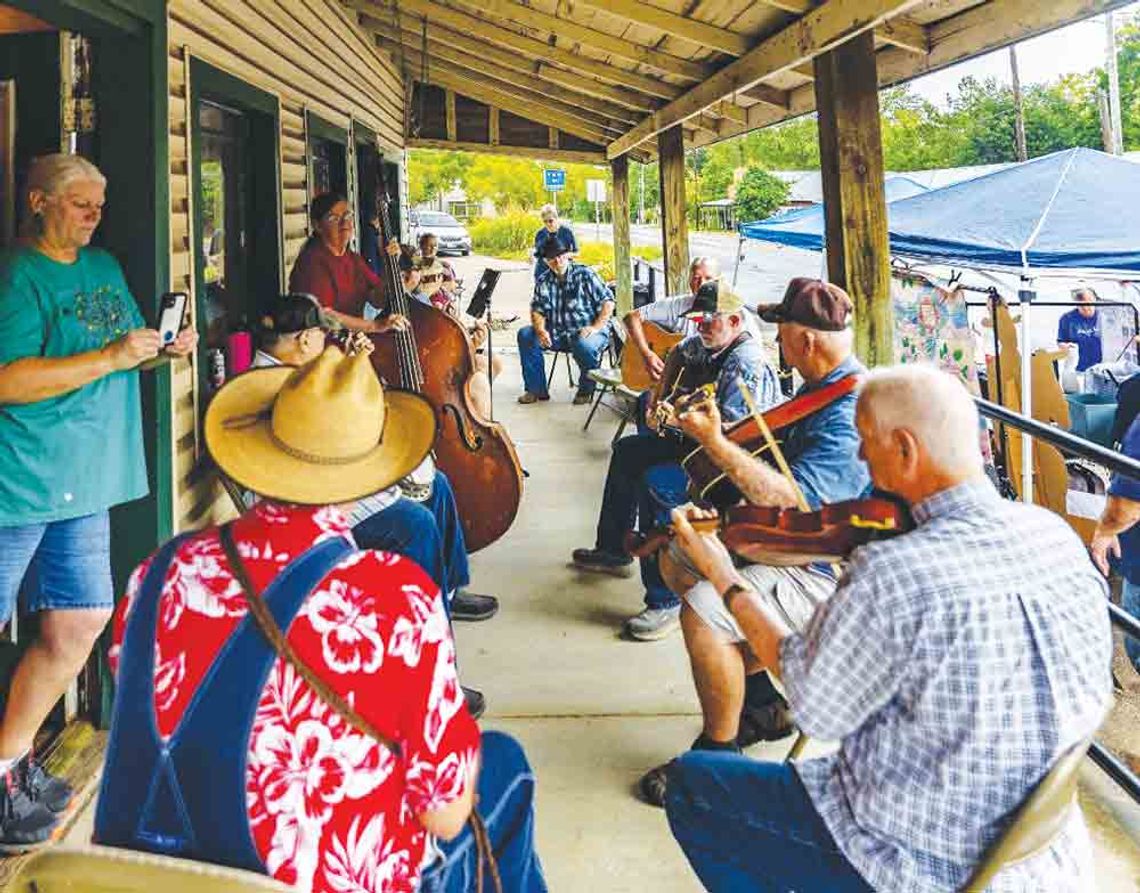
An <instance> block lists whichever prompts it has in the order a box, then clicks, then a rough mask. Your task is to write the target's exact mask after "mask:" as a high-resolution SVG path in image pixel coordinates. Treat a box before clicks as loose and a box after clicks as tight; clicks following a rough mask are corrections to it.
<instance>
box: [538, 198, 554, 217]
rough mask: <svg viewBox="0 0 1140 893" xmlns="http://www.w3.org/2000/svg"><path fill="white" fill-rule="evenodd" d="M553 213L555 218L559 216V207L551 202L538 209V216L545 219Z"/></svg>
mask: <svg viewBox="0 0 1140 893" xmlns="http://www.w3.org/2000/svg"><path fill="white" fill-rule="evenodd" d="M551 215H553V216H554V217H555V219H557V217H558V209H557V208H556V207H554V205H552V204H550V203H549V202H548V203H547V204H545V205H543V206H542V207H541V208H539V209H538V216H539V217H541V218H542V219H543V220H545V219H546V218H547V217H550V216H551Z"/></svg>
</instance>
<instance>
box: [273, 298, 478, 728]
mask: <svg viewBox="0 0 1140 893" xmlns="http://www.w3.org/2000/svg"><path fill="white" fill-rule="evenodd" d="M331 326H333V323H332V322H330V320H329V319H328V317H327V316H326V315H325V313H324V311H323V310H322V309H321V308H320V306H319V305H318V304H317V303H316V302H315V301H314V300H313V299H312V298H311V297H310V296H308V295H296V294H289V295H282V296H281V297H280V298H279V299H277V300H276V301H275V302H274V303H273V306H272V308H271V309H270V312H269V313H267V314H266V315H265V316H264V317H262V319H261V320H260V324H259V325H258V351H257V355H256V356H255V357H254V362H253V365H254V368H262V367H268V366H282V365H284V366H303V365H305V364H306V363H308V362H310V361H311V360H314V359H316V358H317V357H319V356H320V355H321V352H322V351H323V350H324V347H325V333H326V330H327V329H328V328H329V327H331ZM351 344H352V348H353V350H354V351H362V352H365V353H370V352H371V351H372V349H373V344H372V341H371V340H370V339H369V338H367V337H361V336H359V335H357V336H353V338H352V342H351ZM349 515H350V520H352V522H353V525H354V526H353V536H354V537H355V538H356V542H357V544H358V545H359V546H360V547H361V548H362V549H378V550H383V551H387V552H398V553H399V554H401V555H404V556H406V557H407V558H410V559H412V560H413V561H415V562H416V563H417V564H418V565H419V566H420V567H422V568H423V569H424V570H425V571H427V572H428V574H429V575H430V576H431V577H432V579H433V580H435V583H436V585H437V586H439V588H440V590H441V591H442V592H443V593H444V607H445V608H446V609H447V611H448V616H449V617H450V618H451V619H452V620H455V621H477V620H488V619H490V618H491V617H493V616H494V615H495V613H496V612H497V611H498V609H499V603H498V600H497V599H496V598H494V597H493V596H490V595H480V594H478V593H474V592H468V591H467V589H466V586H467V585H468V584H469V583H470V581H471V578H470V568H469V565H468V561H467V545H466V543H465V542H464V539H463V524H462V522H461V521H460V518H459V508H458V506H457V505H456V503H455V494H454V493H453V491H452V489H451V482H450V481H449V480H448V479H447V475H445V474H444V473H443V472H442V471H440V470H439V469H438V468H437V469H435V473H434V477H433V478H432V479H431V493H430V495H429V496H428V498H427V499H426V500H424V501H422V502H417V501H415V500H412V499H408V498H407V497H405V496H404V495H403V491H402V490H401V488H400V486H399V484H394V485H393V486H390V487H387V488H385V489H384V490H381V491H380V492H378V493H374V494H371V495H370V496H367V497H365V498H364V499H361V500H360V501H359V502H357V503H356V505H355V506H353V508H352V509H351V511H350V512H349ZM464 690H465V692H466V693H467V696H468V706H470V707H471V709H472V711H473V712H474V713H476V714H480V713H482V710H483V707H484V701H483V696H482V694H481V693H479V692H478V691H477V690H475V689H471V688H467V689H464Z"/></svg>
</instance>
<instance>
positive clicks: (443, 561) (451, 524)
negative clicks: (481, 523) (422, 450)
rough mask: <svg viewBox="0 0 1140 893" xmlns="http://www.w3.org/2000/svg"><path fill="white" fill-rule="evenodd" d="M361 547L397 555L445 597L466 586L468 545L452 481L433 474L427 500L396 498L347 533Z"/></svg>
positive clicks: (439, 472)
mask: <svg viewBox="0 0 1140 893" xmlns="http://www.w3.org/2000/svg"><path fill="white" fill-rule="evenodd" d="M352 536H353V538H354V539H355V540H356V544H357V545H358V546H360V548H362V549H379V550H382V551H385V552H396V553H397V554H399V555H403V556H404V557H405V558H410V559H411V560H412V561H414V562H415V563H416V564H418V565H419V566H420V567H422V568H423V569H424V571H425V572H426V573H427V575H428V576H429V577H431V578H432V579H433V580H434V581H435V583H436V585H437V586H438V587H439V588H440V591H441V592H442V593H443V594H444V596H445V604H446V600H447V597H449V596H450V595H452V594H453V593H454V592H455V590H457V589H461V588H463V587H464V586H466V585H467V584H468V583H469V582H471V577H470V569H469V567H468V564H467V543H466V542H465V541H464V539H463V525H462V523H461V522H460V520H459V509H458V508H457V507H456V505H455V493H454V491H452V489H451V482H450V481H449V480H448V479H447V475H445V474H444V473H443V472H442V471H436V473H435V482H434V483H433V484H432V488H431V498H430V499H428V500H427V502H423V503H419V502H413V501H412V500H411V499H403V498H401V499H398V500H396V501H395V502H394V503H392V504H391V505H390V506H388V507H387V508H386V509H382V510H381V511H379V512H377V513H376V514H375V515H370V516H369V517H367V518H365V519H364V520H363V521H361V522H360V523H359V524H357V525H356V526H355V527H354V528H353V529H352Z"/></svg>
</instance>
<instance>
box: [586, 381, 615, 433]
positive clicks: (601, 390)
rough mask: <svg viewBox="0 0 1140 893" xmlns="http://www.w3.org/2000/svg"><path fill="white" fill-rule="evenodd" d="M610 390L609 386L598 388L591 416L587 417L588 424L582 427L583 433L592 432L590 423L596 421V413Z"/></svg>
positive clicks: (599, 386)
mask: <svg viewBox="0 0 1140 893" xmlns="http://www.w3.org/2000/svg"><path fill="white" fill-rule="evenodd" d="M608 390H609V385H604V384H600V385H598V387H597V393H596V394H595V395H594V405H593V406H591V407H590V414H589V415H588V416H586V424H584V425H583V426H582V430H583V431H589V430H590V422H592V421H593V420H594V413H596V412H597V411H598V407H599V406H600V405H601V403H602V397H603V395H604V394H605V393H606V391H608Z"/></svg>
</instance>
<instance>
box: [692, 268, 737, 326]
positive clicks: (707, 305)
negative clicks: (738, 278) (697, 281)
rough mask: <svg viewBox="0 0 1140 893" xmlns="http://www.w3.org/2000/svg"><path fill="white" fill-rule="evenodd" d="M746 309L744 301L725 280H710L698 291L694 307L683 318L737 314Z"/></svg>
mask: <svg viewBox="0 0 1140 893" xmlns="http://www.w3.org/2000/svg"><path fill="white" fill-rule="evenodd" d="M743 308H744V300H743V299H742V298H741V297H740V295H738V294H737V293H736V292H734V291H733V290H732V288H731V287H730V286H729V284H728V282H727V281H726V280H725V279H724V278H723V277H719V278H717V279H710V280H709V281H708V282H705V283H704V284H702V285H701V287H700V288H698V289H697V294H696V296H695V297H694V298H693V306H692V307H691V308H690V309H689V310H687V311H685V313H683V314H682V316H684V317H686V318H689V317H693V316H704V315H706V314H709V313H736V312H737V311H738V310H742V309H743Z"/></svg>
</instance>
